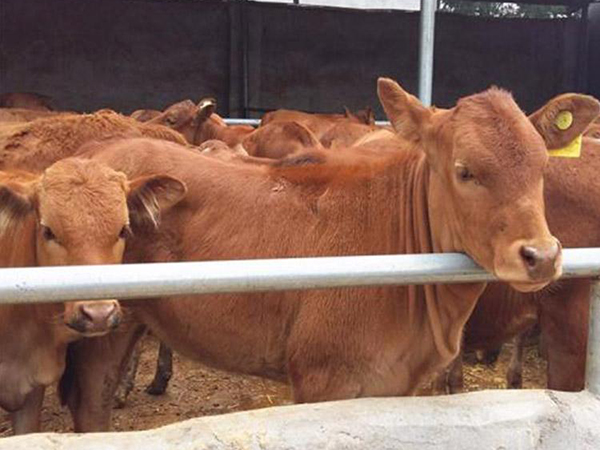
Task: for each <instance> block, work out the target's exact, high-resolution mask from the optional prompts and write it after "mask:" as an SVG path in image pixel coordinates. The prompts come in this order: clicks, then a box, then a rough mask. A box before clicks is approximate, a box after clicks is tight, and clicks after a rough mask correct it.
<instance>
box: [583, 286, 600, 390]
mask: <svg viewBox="0 0 600 450" xmlns="http://www.w3.org/2000/svg"><path fill="white" fill-rule="evenodd" d="M585 384H586V389H587V390H588V391H590V392H591V393H592V394H595V395H600V279H596V280H595V281H594V283H593V284H592V293H591V296H590V325H589V335H588V344H587V359H586V370H585Z"/></svg>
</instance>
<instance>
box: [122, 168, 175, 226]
mask: <svg viewBox="0 0 600 450" xmlns="http://www.w3.org/2000/svg"><path fill="white" fill-rule="evenodd" d="M186 193H187V186H186V185H185V183H184V182H183V181H180V180H178V179H177V178H174V177H171V176H168V175H153V176H146V177H139V178H136V179H134V180H132V181H130V182H129V195H128V196H127V207H128V208H129V221H130V224H131V226H132V227H133V228H134V231H135V229H136V228H147V227H150V228H153V229H157V228H158V225H159V224H160V217H161V213H162V212H164V211H166V210H167V209H169V208H171V207H172V206H174V205H176V204H177V203H179V202H180V201H181V200H183V198H184V197H185V195H186Z"/></svg>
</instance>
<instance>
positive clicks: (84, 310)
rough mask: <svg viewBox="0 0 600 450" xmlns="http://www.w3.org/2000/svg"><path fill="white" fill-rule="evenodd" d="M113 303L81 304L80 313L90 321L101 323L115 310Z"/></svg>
mask: <svg viewBox="0 0 600 450" xmlns="http://www.w3.org/2000/svg"><path fill="white" fill-rule="evenodd" d="M116 308H117V307H116V305H115V304H114V303H111V304H108V305H83V306H82V307H81V315H82V317H83V319H84V320H85V321H87V322H90V323H98V324H99V323H102V322H104V321H106V320H108V319H109V318H110V317H111V316H112V315H113V314H114V313H115V311H116Z"/></svg>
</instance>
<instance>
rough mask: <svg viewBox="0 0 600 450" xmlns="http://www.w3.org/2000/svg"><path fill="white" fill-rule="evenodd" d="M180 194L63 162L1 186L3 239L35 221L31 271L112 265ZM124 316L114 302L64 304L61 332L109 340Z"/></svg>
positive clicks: (161, 181)
mask: <svg viewBox="0 0 600 450" xmlns="http://www.w3.org/2000/svg"><path fill="white" fill-rule="evenodd" d="M2 179H3V178H2V177H0V180H2ZM4 180H8V179H7V177H4ZM185 191H186V188H185V185H183V183H181V182H180V181H178V180H176V179H174V178H171V177H167V176H153V177H145V178H139V179H136V180H133V181H131V182H130V181H128V180H127V179H126V177H125V175H124V174H122V173H119V172H115V171H114V170H112V169H110V168H109V167H107V166H105V165H103V164H100V163H98V162H95V161H89V160H82V159H76V158H68V159H64V160H61V161H59V162H57V163H55V164H54V165H52V166H51V167H49V168H48V169H47V170H46V171H45V172H44V173H43V174H42V175H41V176H38V177H30V178H29V180H27V181H26V182H23V181H18V180H14V179H13V180H9V181H4V182H3V183H2V184H0V232H3V233H5V232H6V231H7V230H9V229H11V228H14V227H15V226H16V225H18V224H19V222H21V223H22V222H26V221H31V220H32V218H33V220H34V226H33V227H31V232H32V233H33V234H34V235H32V236H31V240H32V241H33V242H34V248H33V250H32V252H33V253H34V261H35V264H36V265H40V266H62V265H87V264H117V263H120V262H121V261H122V258H123V252H124V250H125V241H126V239H127V237H128V236H129V234H130V233H131V230H132V228H133V229H135V228H137V227H143V226H147V225H150V226H157V224H158V221H159V219H160V210H161V209H162V208H165V207H169V206H171V205H173V204H175V203H177V202H178V201H179V200H181V199H182V198H183V196H184V195H185ZM5 250H6V249H5ZM16 251H19V250H18V249H16ZM7 253H10V252H7ZM5 263H6V264H5V265H11V262H10V261H5ZM121 316H122V313H121V309H120V306H119V304H118V302H117V301H116V300H114V299H109V300H100V301H77V302H69V303H66V304H65V307H64V313H63V318H64V324H65V325H66V326H67V327H68V328H69V329H70V330H72V331H74V332H75V333H76V334H77V335H83V336H91V335H99V334H104V333H107V332H109V331H110V330H112V329H114V328H115V327H116V326H117V325H118V324H119V322H120V321H121Z"/></svg>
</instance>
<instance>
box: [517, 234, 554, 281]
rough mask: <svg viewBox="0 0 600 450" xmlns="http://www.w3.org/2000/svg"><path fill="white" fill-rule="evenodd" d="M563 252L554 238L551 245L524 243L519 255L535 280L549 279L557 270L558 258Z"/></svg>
mask: <svg viewBox="0 0 600 450" xmlns="http://www.w3.org/2000/svg"><path fill="white" fill-rule="evenodd" d="M560 253H561V246H560V243H559V242H558V241H556V240H554V241H553V242H552V243H551V244H550V245H523V246H521V248H520V249H519V255H521V259H522V260H523V264H524V265H525V268H526V269H527V274H528V275H529V278H531V280H533V281H541V280H548V279H551V278H553V277H554V276H555V275H556V272H557V267H556V266H557V264H556V263H557V260H558V258H559V256H560Z"/></svg>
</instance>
